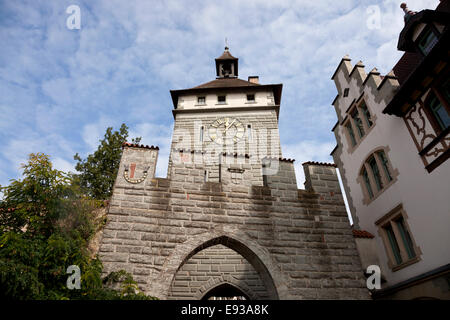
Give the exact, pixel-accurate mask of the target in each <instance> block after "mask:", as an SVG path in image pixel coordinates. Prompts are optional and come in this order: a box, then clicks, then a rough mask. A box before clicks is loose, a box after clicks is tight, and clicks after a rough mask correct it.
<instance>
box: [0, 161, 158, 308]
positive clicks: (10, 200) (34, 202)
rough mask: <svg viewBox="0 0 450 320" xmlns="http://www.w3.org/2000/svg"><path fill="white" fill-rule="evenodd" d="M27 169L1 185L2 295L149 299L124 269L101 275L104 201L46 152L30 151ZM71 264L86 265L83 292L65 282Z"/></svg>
mask: <svg viewBox="0 0 450 320" xmlns="http://www.w3.org/2000/svg"><path fill="white" fill-rule="evenodd" d="M23 169H24V170H23V176H24V177H23V179H22V180H12V182H11V184H10V185H9V186H6V187H2V186H0V191H2V192H3V194H4V196H3V199H2V200H1V201H0V299H149V298H150V297H147V296H145V295H144V294H143V293H141V292H139V289H138V287H137V284H136V282H135V281H134V280H133V278H132V277H131V275H130V274H128V273H126V272H125V271H119V272H114V273H112V274H110V275H108V276H107V277H105V278H104V279H102V277H101V275H102V269H103V267H102V264H101V261H100V260H99V259H98V257H91V256H92V253H91V252H90V251H89V250H88V242H89V240H90V239H91V238H92V237H93V236H94V235H95V233H96V232H97V231H98V230H99V228H101V226H102V220H101V219H100V220H99V219H98V218H96V211H98V210H99V209H101V206H102V205H103V201H98V200H92V199H90V198H88V197H86V196H85V195H84V194H83V193H81V192H80V190H79V188H77V186H76V185H74V184H73V182H72V181H71V179H70V176H69V175H68V174H66V173H64V172H62V171H58V170H55V169H53V168H52V164H51V162H50V160H49V157H48V156H46V155H44V154H41V153H38V154H31V155H30V156H29V161H28V163H27V164H26V165H23ZM70 265H77V266H79V267H80V269H81V289H80V290H69V289H68V288H67V286H66V281H67V278H68V275H67V274H66V270H67V267H68V266H70ZM115 282H117V283H118V285H116V287H117V288H115V290H113V287H112V285H113V284H114V283H115Z"/></svg>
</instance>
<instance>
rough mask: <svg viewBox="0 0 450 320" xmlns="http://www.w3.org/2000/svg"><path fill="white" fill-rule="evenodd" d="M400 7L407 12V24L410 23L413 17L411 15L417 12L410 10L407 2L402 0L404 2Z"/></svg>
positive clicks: (405, 18)
mask: <svg viewBox="0 0 450 320" xmlns="http://www.w3.org/2000/svg"><path fill="white" fill-rule="evenodd" d="M400 8H402V9H403V12H405V17H404V20H405V24H406V23H408V21H409V19H411V17H412V16H413V15H415V14H416V13H417V12H415V11H412V10H409V9H408V6H407V5H406V3H405V2H402V4H400Z"/></svg>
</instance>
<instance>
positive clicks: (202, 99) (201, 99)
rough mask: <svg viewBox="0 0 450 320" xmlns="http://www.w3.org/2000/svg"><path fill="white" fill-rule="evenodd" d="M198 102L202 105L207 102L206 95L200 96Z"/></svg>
mask: <svg viewBox="0 0 450 320" xmlns="http://www.w3.org/2000/svg"><path fill="white" fill-rule="evenodd" d="M197 104H200V105H204V104H206V97H198V98H197Z"/></svg>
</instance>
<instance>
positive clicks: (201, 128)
mask: <svg viewBox="0 0 450 320" xmlns="http://www.w3.org/2000/svg"><path fill="white" fill-rule="evenodd" d="M203 131H204V127H203V126H201V127H200V136H199V139H200V142H203Z"/></svg>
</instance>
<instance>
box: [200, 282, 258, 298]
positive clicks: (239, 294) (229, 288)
mask: <svg viewBox="0 0 450 320" xmlns="http://www.w3.org/2000/svg"><path fill="white" fill-rule="evenodd" d="M202 300H250V298H249V297H248V296H247V295H246V294H245V293H244V292H243V291H242V290H240V289H239V288H237V287H235V286H233V285H231V284H229V283H222V284H220V285H218V286H216V287H214V288H212V289H211V290H209V291H208V292H207V293H206V294H205V295H204V296H203V298H202Z"/></svg>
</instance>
